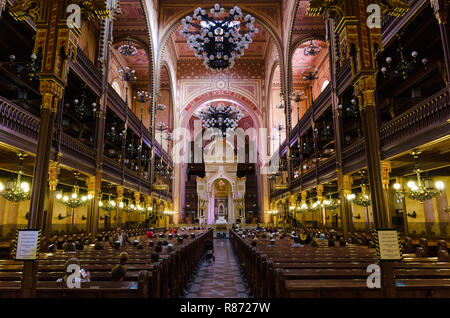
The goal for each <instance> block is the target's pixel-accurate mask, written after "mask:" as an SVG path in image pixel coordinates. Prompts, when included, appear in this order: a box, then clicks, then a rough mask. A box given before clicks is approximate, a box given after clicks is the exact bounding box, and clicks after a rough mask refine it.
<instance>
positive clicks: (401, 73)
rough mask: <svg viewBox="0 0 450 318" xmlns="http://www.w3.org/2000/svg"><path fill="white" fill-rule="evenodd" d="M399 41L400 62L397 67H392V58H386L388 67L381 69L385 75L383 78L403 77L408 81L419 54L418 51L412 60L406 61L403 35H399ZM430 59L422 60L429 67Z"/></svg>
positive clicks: (412, 55)
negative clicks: (402, 40)
mask: <svg viewBox="0 0 450 318" xmlns="http://www.w3.org/2000/svg"><path fill="white" fill-rule="evenodd" d="M397 39H398V49H397V52H398V53H399V54H400V61H399V62H398V63H397V64H396V65H395V66H392V64H391V63H392V57H390V56H388V57H387V58H386V63H387V66H383V67H381V72H382V73H383V76H385V77H386V76H389V77H402V78H403V79H406V78H407V77H408V75H409V73H411V72H412V71H413V70H414V67H415V65H416V63H417V57H418V56H419V53H417V51H412V52H411V57H412V59H406V58H405V53H404V49H405V48H404V47H403V45H402V42H401V35H400V34H397ZM427 63H428V59H427V58H422V64H423V65H427Z"/></svg>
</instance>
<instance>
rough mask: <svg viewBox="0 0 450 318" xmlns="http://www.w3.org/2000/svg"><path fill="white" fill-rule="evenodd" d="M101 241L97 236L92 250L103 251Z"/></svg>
mask: <svg viewBox="0 0 450 318" xmlns="http://www.w3.org/2000/svg"><path fill="white" fill-rule="evenodd" d="M102 240H103V238H102V237H101V236H100V235H99V236H97V242H95V245H94V250H103V249H104V248H105V247H104V245H103V242H102Z"/></svg>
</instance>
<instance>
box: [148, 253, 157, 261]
mask: <svg viewBox="0 0 450 318" xmlns="http://www.w3.org/2000/svg"><path fill="white" fill-rule="evenodd" d="M150 259H151V261H152V263H156V262H159V254H158V253H152V255H151V257H150Z"/></svg>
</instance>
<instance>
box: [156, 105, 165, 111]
mask: <svg viewBox="0 0 450 318" xmlns="http://www.w3.org/2000/svg"><path fill="white" fill-rule="evenodd" d="M166 108H167V106H166V105H164V104H158V105H156V110H157V111H163V110H165V109H166Z"/></svg>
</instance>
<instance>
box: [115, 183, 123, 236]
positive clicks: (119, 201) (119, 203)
mask: <svg viewBox="0 0 450 318" xmlns="http://www.w3.org/2000/svg"><path fill="white" fill-rule="evenodd" d="M123 189H124V188H123V186H117V188H116V191H117V212H116V219H115V224H116V228H117V227H119V226H120V227H122V221H123V206H124V203H123Z"/></svg>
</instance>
